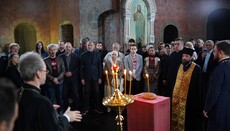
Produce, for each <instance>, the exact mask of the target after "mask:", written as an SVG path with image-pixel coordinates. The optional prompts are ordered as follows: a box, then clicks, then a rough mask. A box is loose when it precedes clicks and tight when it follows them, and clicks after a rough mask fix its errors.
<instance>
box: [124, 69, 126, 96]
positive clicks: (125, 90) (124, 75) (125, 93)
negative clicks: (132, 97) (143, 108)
mask: <svg viewBox="0 0 230 131" xmlns="http://www.w3.org/2000/svg"><path fill="white" fill-rule="evenodd" d="M124 81H125V87H124V90H125V93H124V94H126V69H125V70H124Z"/></svg>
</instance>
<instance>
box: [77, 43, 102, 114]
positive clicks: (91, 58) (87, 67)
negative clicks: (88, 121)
mask: <svg viewBox="0 0 230 131" xmlns="http://www.w3.org/2000/svg"><path fill="white" fill-rule="evenodd" d="M94 48H95V44H94V43H93V42H92V41H89V42H88V43H87V51H86V52H84V53H83V54H82V55H81V66H80V72H81V73H80V76H81V83H82V85H83V115H85V114H86V113H88V111H89V109H90V101H92V103H93V105H92V108H93V109H94V110H95V111H96V112H98V113H102V111H101V101H100V99H99V84H101V81H102V80H101V77H102V66H101V56H100V54H99V53H98V52H96V51H95V50H94Z"/></svg>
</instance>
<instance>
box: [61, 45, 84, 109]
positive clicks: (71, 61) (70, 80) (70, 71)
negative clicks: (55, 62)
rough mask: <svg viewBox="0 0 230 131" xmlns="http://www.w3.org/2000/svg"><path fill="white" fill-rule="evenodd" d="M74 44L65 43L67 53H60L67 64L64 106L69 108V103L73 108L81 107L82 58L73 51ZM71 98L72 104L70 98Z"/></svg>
mask: <svg viewBox="0 0 230 131" xmlns="http://www.w3.org/2000/svg"><path fill="white" fill-rule="evenodd" d="M72 49H73V47H72V44H71V43H69V42H67V43H66V44H65V53H64V54H62V55H60V57H61V58H62V59H63V62H64V65H65V74H64V84H63V85H64V86H63V107H64V110H66V109H67V107H68V106H69V105H71V108H72V109H73V110H76V109H78V110H79V108H80V99H79V83H78V82H79V73H80V71H79V70H80V58H79V56H78V55H76V54H74V53H73V52H72ZM70 98H71V100H72V104H70V102H69V99H70Z"/></svg>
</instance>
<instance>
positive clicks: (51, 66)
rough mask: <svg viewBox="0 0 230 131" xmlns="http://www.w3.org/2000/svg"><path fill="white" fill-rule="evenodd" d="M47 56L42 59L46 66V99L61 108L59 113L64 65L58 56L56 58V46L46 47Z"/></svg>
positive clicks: (61, 102) (61, 103) (61, 104)
mask: <svg viewBox="0 0 230 131" xmlns="http://www.w3.org/2000/svg"><path fill="white" fill-rule="evenodd" d="M47 49H48V53H49V56H48V57H46V58H45V59H44V62H45V64H46V67H47V70H48V71H49V73H47V79H46V85H47V91H48V94H47V95H46V96H48V98H49V99H50V100H51V102H52V103H53V104H54V103H56V104H58V105H60V106H61V108H59V110H58V111H61V110H62V108H63V101H62V94H63V93H62V89H63V78H64V74H65V65H64V62H63V60H62V58H60V57H59V56H56V52H57V45H56V44H49V45H48V46H47Z"/></svg>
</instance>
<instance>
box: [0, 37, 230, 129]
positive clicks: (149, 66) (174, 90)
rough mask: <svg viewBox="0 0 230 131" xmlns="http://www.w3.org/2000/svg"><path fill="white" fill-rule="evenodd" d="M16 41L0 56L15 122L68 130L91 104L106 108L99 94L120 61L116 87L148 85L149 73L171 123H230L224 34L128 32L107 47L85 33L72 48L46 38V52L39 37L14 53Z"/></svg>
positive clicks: (229, 46)
mask: <svg viewBox="0 0 230 131" xmlns="http://www.w3.org/2000/svg"><path fill="white" fill-rule="evenodd" d="M19 49H20V46H19V45H18V44H17V43H12V44H10V46H9V52H8V54H5V55H2V56H1V58H0V75H1V76H0V77H7V78H8V79H10V80H11V81H12V82H13V84H14V85H15V86H14V87H15V88H16V89H18V103H19V104H18V105H19V114H18V118H17V120H16V122H15V130H19V131H20V130H23V131H27V130H28V131H31V130H49V131H50V130H55V131H56V130H67V128H68V122H74V121H77V122H79V121H81V119H82V115H87V113H88V112H89V111H93V112H97V113H103V112H106V111H107V112H110V109H109V108H108V109H107V110H106V109H105V108H104V107H103V105H102V99H103V98H104V97H105V96H107V95H109V94H110V93H111V92H108V84H110V85H111V86H113V82H114V80H113V74H112V69H111V68H112V66H113V65H118V66H119V71H118V79H119V82H118V83H119V88H120V91H121V92H126V93H127V94H129V93H130V94H132V95H135V94H139V93H141V92H147V91H148V88H147V86H148V85H147V84H146V83H147V79H146V74H148V76H149V82H150V92H153V93H155V94H157V95H162V96H166V97H170V98H171V130H172V131H190V130H191V131H192V130H196V131H206V130H207V131H212V130H221V131H228V130H230V125H229V124H228V123H229V122H230V113H229V111H228V110H229V109H230V105H229V100H230V98H229V97H230V94H229V93H230V88H229V87H230V86H228V82H229V80H230V78H229V77H230V72H229V69H228V68H229V67H230V58H229V56H230V41H229V40H223V41H219V42H216V43H214V42H213V41H212V40H207V41H205V42H204V41H203V40H202V39H197V40H194V39H191V40H189V41H188V42H184V40H183V39H182V38H177V39H175V41H172V42H171V43H168V44H167V43H163V42H159V43H158V44H157V45H154V44H152V43H150V44H148V45H147V46H145V45H143V46H142V47H139V46H137V44H136V42H135V40H134V39H130V40H129V41H128V50H127V51H125V52H124V53H122V52H121V51H120V44H119V43H113V44H112V51H110V52H108V51H107V50H106V49H105V48H104V44H103V43H102V42H98V43H94V42H92V41H90V40H89V39H88V38H83V39H82V40H81V43H80V46H79V48H76V49H74V48H73V44H72V43H70V42H64V41H62V40H60V41H58V44H49V45H48V46H47V52H46V51H45V49H44V44H43V42H41V41H39V42H37V43H36V49H35V50H34V51H32V52H26V53H24V54H22V55H21V56H20V59H19V54H18V53H19ZM124 70H126V72H131V74H132V75H127V79H126V83H127V84H126V88H124ZM105 71H107V73H108V78H109V81H106V74H105ZM130 81H131V84H132V86H133V87H132V90H131V92H130V90H129V88H128V87H129V86H130V85H129V84H130ZM0 82H1V81H0ZM0 85H2V84H0ZM3 86H5V85H3ZM125 89H126V90H125ZM113 91H114V90H113V89H112V92H113ZM0 93H1V90H0ZM13 98H14V97H13ZM15 99H16V98H15ZM0 100H1V99H0ZM15 104H16V101H15ZM16 105H17V104H16ZM1 108H2V107H1V105H0V109H1ZM16 108H17V106H16V107H14V109H11V110H13V111H15V110H17V109H16ZM80 111H81V112H80ZM15 112H16V111H15ZM28 112H29V113H30V114H31V115H27V113H28ZM44 112H45V113H44ZM16 115H17V114H16ZM11 116H12V117H13V115H11ZM0 118H1V116H0ZM14 119H16V118H14ZM0 120H1V121H6V120H5V119H0ZM1 121H0V123H1Z"/></svg>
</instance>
